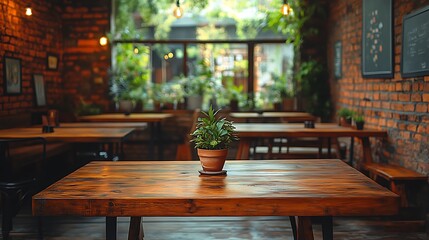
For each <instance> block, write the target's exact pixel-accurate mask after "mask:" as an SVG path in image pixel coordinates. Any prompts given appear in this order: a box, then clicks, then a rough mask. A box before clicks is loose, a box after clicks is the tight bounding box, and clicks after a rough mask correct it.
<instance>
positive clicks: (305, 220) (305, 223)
mask: <svg viewBox="0 0 429 240" xmlns="http://www.w3.org/2000/svg"><path fill="white" fill-rule="evenodd" d="M295 222H296V239H297V240H314V236H313V227H312V226H311V217H295Z"/></svg>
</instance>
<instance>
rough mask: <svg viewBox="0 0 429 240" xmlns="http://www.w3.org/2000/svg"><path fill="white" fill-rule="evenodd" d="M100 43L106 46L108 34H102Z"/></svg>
mask: <svg viewBox="0 0 429 240" xmlns="http://www.w3.org/2000/svg"><path fill="white" fill-rule="evenodd" d="M100 45H101V46H106V45H107V37H106V36H104V35H103V36H101V38H100Z"/></svg>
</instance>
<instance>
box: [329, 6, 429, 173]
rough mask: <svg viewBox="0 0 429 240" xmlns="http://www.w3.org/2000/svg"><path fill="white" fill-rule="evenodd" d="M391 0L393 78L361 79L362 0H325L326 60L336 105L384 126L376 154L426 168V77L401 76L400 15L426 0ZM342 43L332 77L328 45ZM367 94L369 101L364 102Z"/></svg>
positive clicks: (428, 94) (428, 83)
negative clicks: (337, 76)
mask: <svg viewBox="0 0 429 240" xmlns="http://www.w3.org/2000/svg"><path fill="white" fill-rule="evenodd" d="M393 2H394V10H393V11H394V22H393V24H394V64H395V65H394V78H392V79H390V78H388V79H363V78H362V74H361V37H362V1H361V0H348V1H342V0H332V1H330V7H329V9H330V11H329V14H330V15H329V21H328V26H329V27H328V29H329V31H328V33H327V34H326V35H327V36H328V47H327V53H328V63H329V68H330V69H329V71H330V73H331V74H330V75H331V77H330V84H331V92H332V98H333V102H334V103H335V104H336V109H337V110H338V109H339V108H341V107H348V108H351V109H354V110H355V111H358V110H359V111H363V112H364V114H365V120H366V126H368V127H371V128H378V129H386V130H387V131H388V134H389V138H388V140H387V141H384V142H379V141H374V142H373V143H372V144H373V145H374V146H375V147H376V149H377V151H376V159H377V160H378V161H382V162H383V161H387V162H391V163H392V162H393V163H397V164H400V165H403V166H405V167H407V168H410V169H414V170H416V171H418V172H421V173H424V174H428V173H429V114H428V105H429V76H425V77H419V78H402V77H401V73H400V57H401V55H400V52H401V41H402V36H401V34H402V17H403V16H404V15H405V14H408V13H410V12H411V11H413V10H416V9H419V8H421V7H424V6H427V5H428V4H429V0H395V1H393ZM336 41H341V42H342V78H341V79H338V80H335V79H334V77H333V72H334V70H333V53H334V49H333V45H334V43H335V42H336ZM364 98H368V99H370V100H371V101H364V100H363V99H364Z"/></svg>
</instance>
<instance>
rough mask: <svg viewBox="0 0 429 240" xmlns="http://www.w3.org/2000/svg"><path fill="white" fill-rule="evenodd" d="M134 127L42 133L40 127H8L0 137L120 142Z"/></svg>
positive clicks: (66, 129)
mask: <svg viewBox="0 0 429 240" xmlns="http://www.w3.org/2000/svg"><path fill="white" fill-rule="evenodd" d="M133 130H134V128H78V127H76V128H54V132H52V133H42V128H41V127H40V128H34V127H33V128H31V127H30V128H10V129H3V130H0V138H30V137H43V138H45V139H46V140H47V141H62V142H121V141H122V140H123V139H124V138H125V137H126V136H127V135H128V134H130V133H131V132H132V131H133Z"/></svg>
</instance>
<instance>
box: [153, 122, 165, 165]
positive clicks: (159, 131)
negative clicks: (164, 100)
mask: <svg viewBox="0 0 429 240" xmlns="http://www.w3.org/2000/svg"><path fill="white" fill-rule="evenodd" d="M155 125H156V135H157V141H158V158H159V159H158V160H163V159H164V141H163V139H162V138H163V134H162V127H161V123H160V122H157V123H156V124H155Z"/></svg>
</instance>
